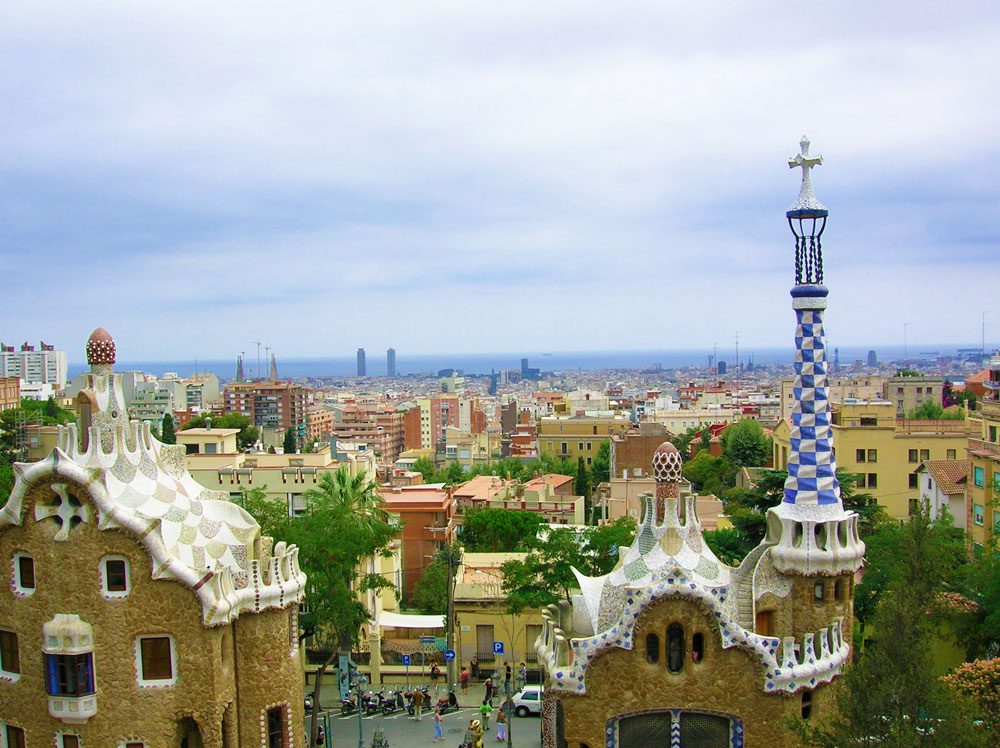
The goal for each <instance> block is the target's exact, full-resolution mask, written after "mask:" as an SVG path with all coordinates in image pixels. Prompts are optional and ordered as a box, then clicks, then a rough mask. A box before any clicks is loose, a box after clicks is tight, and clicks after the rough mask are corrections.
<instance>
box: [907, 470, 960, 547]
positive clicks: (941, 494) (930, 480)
mask: <svg viewBox="0 0 1000 748" xmlns="http://www.w3.org/2000/svg"><path fill="white" fill-rule="evenodd" d="M913 472H914V473H916V475H917V484H918V486H919V487H920V496H919V497H918V499H911V508H910V510H911V512H915V511H916V509H917V501H919V502H920V505H922V506H924V507H926V508H927V509H928V510H929V511H930V515H931V517H932V518H933V519H937V518H938V517H940V516H942V515H943V514H944V512H945V511H947V512H948V514H949V515H950V516H951V518H952V520H953V521H954V523H955V527H958V528H961V529H962V530H968V516H967V515H968V513H969V512H968V510H967V509H966V501H965V496H966V494H965V483H966V479H967V478H968V476H969V460H926V461H925V462H921V463H920V465H919V466H917V469H916V470H914V471H913Z"/></svg>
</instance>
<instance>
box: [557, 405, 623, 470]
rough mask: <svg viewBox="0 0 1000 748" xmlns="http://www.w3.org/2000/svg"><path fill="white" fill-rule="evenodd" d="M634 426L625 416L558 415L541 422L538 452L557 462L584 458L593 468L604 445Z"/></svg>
mask: <svg viewBox="0 0 1000 748" xmlns="http://www.w3.org/2000/svg"><path fill="white" fill-rule="evenodd" d="M631 426H632V424H631V422H630V421H629V420H628V418H626V417H625V416H623V415H618V414H615V413H608V414H601V415H565V416H562V415H554V416H542V417H541V418H540V419H539V420H538V452H539V454H541V455H547V456H549V457H553V458H555V459H557V460H572V461H574V462H575V461H576V460H577V458H579V457H582V458H583V460H584V462H586V463H587V464H588V465H590V464H591V463H592V462H593V460H594V458H595V457H597V453H598V452H599V451H600V449H601V444H603V443H604V442H606V441H609V440H610V439H611V437H612V436H622V435H624V434H625V433H626V432H627V431H628V430H629V429H630V428H631Z"/></svg>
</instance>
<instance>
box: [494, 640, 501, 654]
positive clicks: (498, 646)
mask: <svg viewBox="0 0 1000 748" xmlns="http://www.w3.org/2000/svg"><path fill="white" fill-rule="evenodd" d="M493 654H495V655H502V654H503V642H493Z"/></svg>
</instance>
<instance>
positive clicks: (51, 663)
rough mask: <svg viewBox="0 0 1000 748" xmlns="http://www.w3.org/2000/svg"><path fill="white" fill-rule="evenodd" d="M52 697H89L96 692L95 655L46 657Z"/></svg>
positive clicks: (88, 653)
mask: <svg viewBox="0 0 1000 748" xmlns="http://www.w3.org/2000/svg"><path fill="white" fill-rule="evenodd" d="M45 673H46V687H47V689H48V692H49V695H50V696H89V695H91V694H92V693H95V690H94V654H93V652H86V653H84V654H75V655H57V654H47V655H45Z"/></svg>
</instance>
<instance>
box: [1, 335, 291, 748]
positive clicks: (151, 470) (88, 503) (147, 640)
mask: <svg viewBox="0 0 1000 748" xmlns="http://www.w3.org/2000/svg"><path fill="white" fill-rule="evenodd" d="M87 359H88V362H89V363H90V365H91V369H90V372H89V373H88V374H87V375H86V383H85V386H84V387H83V388H82V389H81V390H80V392H79V393H78V394H77V396H76V401H77V410H78V413H79V423H78V424H73V425H70V426H65V427H60V428H59V434H58V447H57V448H56V449H55V450H54V451H52V453H51V454H50V455H49V456H47V457H46V458H45V459H42V460H40V461H38V462H35V463H30V464H29V463H18V464H16V465H15V475H16V483H15V485H14V489H13V491H12V493H11V495H10V497H9V498H8V497H2V498H3V500H4V504H3V505H2V508H0V559H2V561H3V564H2V565H3V568H5V569H6V570H7V572H6V573H7V574H8V575H9V577H8V583H7V584H5V585H3V586H4V590H3V592H2V593H0V736H2V738H0V745H4V746H8V747H10V748H14V747H15V746H16V747H18V748H23V747H24V746H55V748H80V746H109V747H116V748H173V747H174V746H178V745H181V746H189V748H245V746H262V747H264V748H269V747H270V746H280V747H281V748H301V747H302V746H303V744H304V736H303V733H302V725H303V693H302V674H301V668H300V664H299V661H300V654H299V651H298V650H299V648H298V623H297V606H298V603H299V602H300V601H301V600H302V598H303V590H304V589H305V584H306V579H305V576H304V575H303V574H302V572H301V571H300V569H299V565H298V550H297V549H296V548H295V547H294V546H288V545H286V544H285V543H277V544H273V543H272V541H271V539H270V538H267V537H262V536H261V534H260V526H259V525H258V524H257V523H256V522H255V521H254V519H253V517H251V516H250V515H249V514H247V513H246V512H245V511H243V509H241V508H240V507H239V506H237V505H235V504H233V503H231V502H230V501H229V500H228V498H229V497H228V495H227V493H225V492H221V491H212V490H208V489H206V488H205V487H203V486H201V485H199V484H198V483H196V482H195V481H194V479H193V478H192V477H191V475H190V473H188V471H187V470H186V469H185V467H184V450H183V448H180V447H176V446H172V445H165V444H162V443H160V442H159V441H158V440H157V439H155V438H154V437H153V436H152V433H151V430H150V428H149V425H148V424H143V423H140V422H138V421H134V420H133V421H130V420H129V418H128V414H127V412H126V408H125V402H124V397H123V392H122V383H121V377H120V375H119V374H116V373H113V372H112V370H111V366H112V364H113V363H114V360H115V344H114V341H113V340H112V339H111V337H110V335H108V333H107V332H106V331H104V330H103V329H98V330H96V331H95V332H94V333H93V335H91V337H90V340H89V341H88V343H87Z"/></svg>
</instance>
